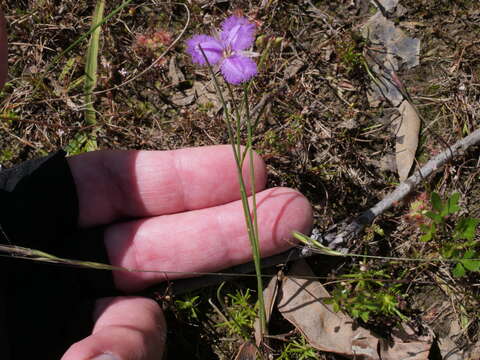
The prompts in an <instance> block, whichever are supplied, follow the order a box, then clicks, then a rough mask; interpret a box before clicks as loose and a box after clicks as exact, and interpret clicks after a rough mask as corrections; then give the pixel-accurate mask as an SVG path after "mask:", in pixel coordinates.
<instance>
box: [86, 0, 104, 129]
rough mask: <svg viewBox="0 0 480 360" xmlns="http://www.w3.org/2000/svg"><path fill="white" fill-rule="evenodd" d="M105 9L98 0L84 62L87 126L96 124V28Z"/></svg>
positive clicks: (98, 30) (98, 35)
mask: <svg viewBox="0 0 480 360" xmlns="http://www.w3.org/2000/svg"><path fill="white" fill-rule="evenodd" d="M104 9H105V0H98V1H97V4H96V6H95V11H94V13H93V17H92V26H91V29H90V30H93V32H92V35H91V36H90V41H89V43H88V49H87V58H86V61H85V76H86V77H85V83H84V99H85V121H86V122H87V124H89V125H95V124H96V123H97V119H96V113H95V109H94V107H93V90H94V89H95V87H96V86H97V68H98V49H99V41H100V31H101V27H100V26H98V24H100V23H101V22H102V20H103V11H104Z"/></svg>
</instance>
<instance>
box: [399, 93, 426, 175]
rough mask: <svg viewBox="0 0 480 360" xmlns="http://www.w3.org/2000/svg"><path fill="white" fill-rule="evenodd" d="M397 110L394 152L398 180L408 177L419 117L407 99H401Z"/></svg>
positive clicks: (416, 144) (413, 157) (414, 150)
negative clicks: (398, 113) (398, 116)
mask: <svg viewBox="0 0 480 360" xmlns="http://www.w3.org/2000/svg"><path fill="white" fill-rule="evenodd" d="M398 111H399V112H400V120H399V123H398V127H397V130H396V132H395V134H396V141H395V154H396V162H397V172H398V176H399V178H400V181H404V180H405V179H407V178H408V174H409V172H410V169H411V168H412V165H413V161H414V160H415V152H416V151H417V147H418V135H419V132H420V118H419V117H418V114H417V111H416V110H415V108H414V107H413V106H412V104H410V102H409V101H408V100H403V102H402V103H401V104H400V106H399V107H398Z"/></svg>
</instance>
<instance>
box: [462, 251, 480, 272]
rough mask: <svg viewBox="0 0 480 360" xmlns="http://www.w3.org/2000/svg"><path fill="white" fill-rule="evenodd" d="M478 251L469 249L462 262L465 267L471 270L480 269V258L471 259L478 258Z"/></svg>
mask: <svg viewBox="0 0 480 360" xmlns="http://www.w3.org/2000/svg"><path fill="white" fill-rule="evenodd" d="M477 257H478V256H477V252H476V251H475V250H472V249H469V250H467V251H466V252H465V254H464V255H463V259H462V260H461V261H460V263H461V264H462V265H463V267H465V269H467V270H470V271H479V270H480V260H470V259H474V258H477Z"/></svg>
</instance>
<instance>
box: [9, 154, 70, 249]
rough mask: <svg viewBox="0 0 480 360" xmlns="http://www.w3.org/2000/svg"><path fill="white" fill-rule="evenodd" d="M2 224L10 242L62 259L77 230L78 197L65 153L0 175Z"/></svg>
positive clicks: (26, 163) (34, 161)
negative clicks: (68, 239) (68, 238)
mask: <svg viewBox="0 0 480 360" xmlns="http://www.w3.org/2000/svg"><path fill="white" fill-rule="evenodd" d="M0 204H1V205H0V225H1V227H2V229H3V231H4V235H5V234H6V236H7V240H9V241H10V242H12V243H13V244H15V245H19V246H23V247H32V248H35V249H39V250H43V251H47V252H52V253H55V255H59V256H63V254H60V253H58V251H59V250H60V249H61V248H63V246H62V245H63V244H62V242H64V241H65V236H66V235H67V234H69V233H72V232H73V230H75V228H76V225H77V220H78V198H77V192H76V188H75V183H74V181H73V177H72V174H71V172H70V168H69V166H68V163H67V160H66V158H65V152H63V151H58V152H56V153H53V154H51V155H49V156H47V157H45V158H41V159H37V160H30V161H27V162H25V163H23V164H21V165H19V166H17V167H14V168H12V169H8V170H3V171H1V172H0Z"/></svg>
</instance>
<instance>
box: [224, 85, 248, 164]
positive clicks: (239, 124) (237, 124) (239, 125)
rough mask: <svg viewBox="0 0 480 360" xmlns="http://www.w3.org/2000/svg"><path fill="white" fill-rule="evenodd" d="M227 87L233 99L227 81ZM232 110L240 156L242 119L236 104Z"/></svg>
mask: <svg viewBox="0 0 480 360" xmlns="http://www.w3.org/2000/svg"><path fill="white" fill-rule="evenodd" d="M226 84H227V89H228V93H229V95H230V98H231V99H233V90H232V87H231V86H230V84H229V83H228V82H227V83H226ZM233 111H234V114H235V127H236V133H237V139H236V144H237V154H238V155H239V157H240V154H241V149H242V147H241V145H240V140H241V138H240V136H241V133H242V132H241V129H242V121H241V118H240V113H239V112H238V108H237V107H236V106H234V107H233ZM243 160H244V157H243V156H242V157H240V167H242V168H243Z"/></svg>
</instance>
